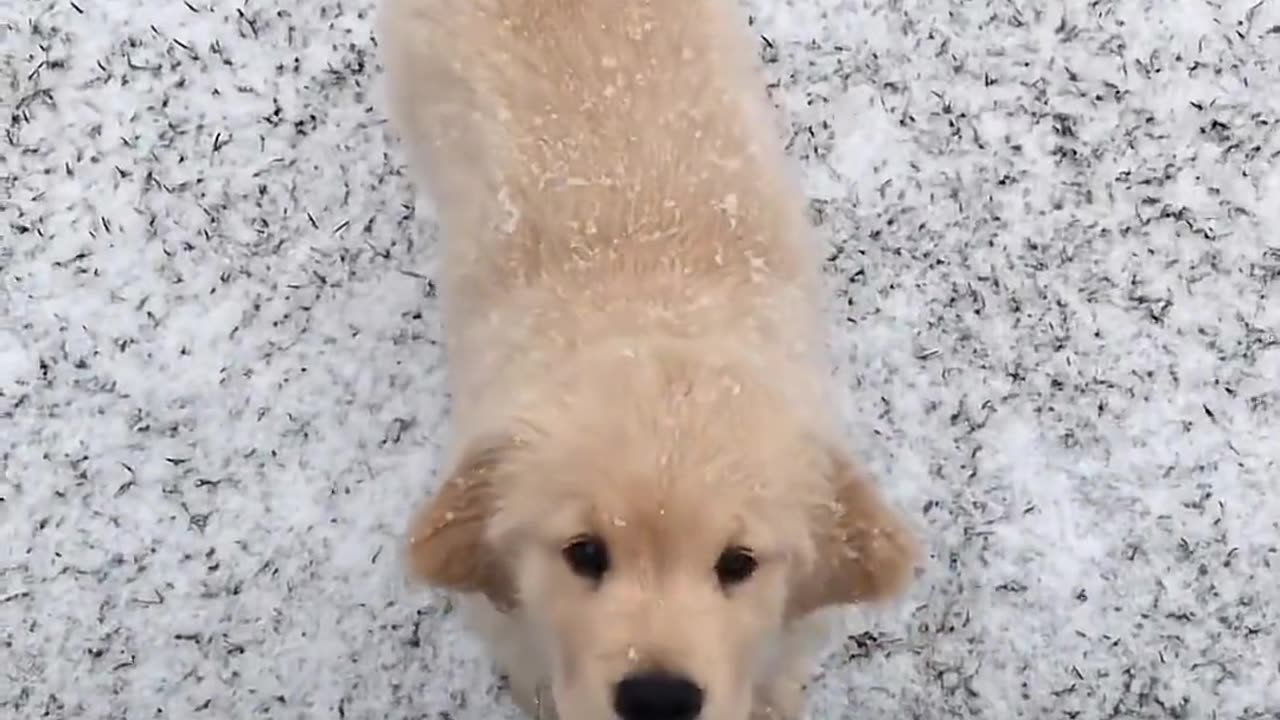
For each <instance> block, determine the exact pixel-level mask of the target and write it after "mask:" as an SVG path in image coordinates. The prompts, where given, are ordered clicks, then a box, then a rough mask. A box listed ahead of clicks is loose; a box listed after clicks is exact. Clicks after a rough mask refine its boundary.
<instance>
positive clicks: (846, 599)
mask: <svg viewBox="0 0 1280 720" xmlns="http://www.w3.org/2000/svg"><path fill="white" fill-rule="evenodd" d="M831 457H832V462H831V466H830V468H831V469H830V482H831V486H832V489H833V491H834V493H833V501H832V502H831V503H830V504H829V505H826V506H824V507H822V508H820V509H819V510H818V512H817V515H816V518H817V521H816V527H815V531H814V540H815V543H814V544H815V548H814V549H815V551H816V556H815V558H814V562H813V565H812V566H811V567H810V568H809V569H808V571H807V572H806V573H805V574H804V575H803V576H802V577H800V578H798V582H797V583H796V586H795V588H794V589H793V592H792V596H791V602H790V606H789V610H790V613H791V614H792V615H793V616H800V615H805V614H807V613H810V612H813V611H815V610H819V609H821V608H824V607H827V606H830V605H844V604H849V603H855V602H867V601H872V602H874V601H880V600H889V599H892V598H893V597H895V596H897V595H899V594H900V593H902V592H903V591H904V590H905V589H906V586H907V583H908V582H909V581H910V580H911V578H912V575H913V574H914V570H915V564H916V558H917V557H918V555H919V550H918V548H917V545H916V539H915V536H914V533H913V532H912V531H911V529H910V528H909V527H907V525H906V523H905V522H904V520H903V519H902V517H901V516H900V515H899V514H898V513H897V511H895V510H894V509H892V508H890V507H889V506H888V504H886V503H885V502H884V499H883V498H882V497H881V495H880V492H879V490H877V489H876V487H875V486H874V484H872V482H871V480H870V479H869V478H867V477H866V476H865V475H864V474H862V473H861V472H860V471H859V470H858V469H857V468H855V467H854V465H853V462H852V461H850V460H849V459H848V458H847V457H845V456H844V455H843V454H841V453H839V452H834V451H833V452H832V453H831Z"/></svg>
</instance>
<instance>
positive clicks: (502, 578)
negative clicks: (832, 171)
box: [380, 0, 916, 720]
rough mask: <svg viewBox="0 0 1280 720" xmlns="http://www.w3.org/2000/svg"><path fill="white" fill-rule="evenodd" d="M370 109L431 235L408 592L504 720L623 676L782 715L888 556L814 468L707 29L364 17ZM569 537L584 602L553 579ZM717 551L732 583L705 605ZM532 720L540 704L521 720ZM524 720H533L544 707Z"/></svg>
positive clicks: (766, 245) (561, 2) (758, 183)
mask: <svg viewBox="0 0 1280 720" xmlns="http://www.w3.org/2000/svg"><path fill="white" fill-rule="evenodd" d="M381 20H382V21H381V30H380V41H381V43H382V45H383V52H384V59H385V61H386V66H387V73H388V75H387V77H388V84H387V90H388V98H389V107H390V109H391V114H392V117H393V121H394V124H395V127H396V128H397V132H398V133H399V134H400V135H401V136H402V137H403V139H404V140H405V146H406V149H407V151H408V152H409V154H410V163H411V166H412V168H413V172H414V176H415V178H416V179H417V181H418V182H419V183H420V184H421V187H422V188H423V189H424V190H426V191H427V192H428V194H429V195H430V197H431V198H432V199H433V200H434V201H435V203H436V204H437V206H438V213H437V214H438V217H439V220H440V224H441V227H442V230H443V234H444V248H443V267H442V274H443V279H442V281H441V293H442V301H443V303H444V311H445V318H446V320H445V323H446V334H447V352H448V360H449V365H450V375H449V383H450V390H451V392H452V395H453V419H452V437H451V441H450V445H449V447H450V453H449V458H448V468H447V469H448V475H447V477H446V478H445V481H444V482H443V483H442V485H441V487H440V489H439V491H438V492H437V493H436V494H435V495H434V497H432V498H431V499H430V501H429V502H427V503H426V505H425V506H424V507H423V509H422V510H421V512H420V513H419V514H418V515H417V516H416V517H415V519H414V523H413V528H412V530H411V535H412V537H411V541H410V550H409V559H410V564H411V567H412V570H413V573H414V574H415V575H416V576H417V577H418V578H420V579H422V580H423V581H426V582H428V583H431V584H433V585H436V586H439V587H442V588H446V589H450V590H453V591H457V592H459V593H462V594H463V595H464V596H465V597H466V603H467V606H468V612H469V616H470V617H471V622H472V625H473V626H474V627H475V628H476V629H477V630H478V631H479V632H480V634H481V635H482V636H484V637H485V638H486V640H487V641H488V643H489V646H490V648H491V650H492V651H493V653H494V656H495V658H496V659H497V661H498V664H499V665H500V666H501V667H502V669H503V670H504V671H505V672H506V673H507V674H508V675H509V676H510V678H511V683H512V688H513V694H514V695H515V697H516V699H517V702H519V703H520V704H521V706H522V707H524V708H525V710H526V712H528V713H529V714H530V715H532V716H535V717H537V716H539V715H540V716H541V718H544V719H548V720H549V719H550V718H552V717H559V718H560V719H561V720H602V718H605V717H610V716H612V711H611V710H610V709H609V708H610V701H609V693H610V691H611V688H612V686H613V684H614V683H616V682H617V681H618V680H619V679H620V678H621V677H622V676H623V675H624V674H626V673H628V672H630V671H633V670H636V669H643V668H651V667H661V668H664V669H671V670H674V671H677V672H680V673H684V674H687V675H689V676H690V677H692V678H694V679H695V680H696V681H697V682H698V683H699V684H701V685H702V686H704V687H705V688H706V690H707V704H706V706H705V707H704V711H703V715H702V717H704V718H707V720H747V718H749V717H750V718H753V720H754V719H758V718H765V717H777V718H783V719H785V720H794V719H795V718H799V717H801V716H802V708H803V693H802V689H801V688H802V685H803V683H804V681H805V680H806V679H807V677H808V673H809V671H810V668H809V662H810V660H811V655H812V653H813V652H814V649H815V641H820V640H821V639H822V627H821V621H820V620H819V619H818V618H819V614H818V612H817V611H819V610H822V609H823V608H826V607H830V606H834V605H840V604H844V603H852V602H858V601H865V600H881V599H887V598H891V597H893V596H895V595H897V594H898V593H899V592H901V590H902V589H903V588H904V586H905V585H906V583H907V581H908V580H909V578H910V576H911V570H912V564H913V562H914V559H915V556H916V550H915V544H914V541H913V539H912V535H911V532H910V530H909V529H908V528H907V527H906V526H905V525H904V524H903V522H902V521H901V519H900V518H899V517H898V515H897V514H896V513H895V512H894V511H893V510H892V509H890V508H889V507H888V506H886V505H885V504H884V503H883V501H882V500H881V499H880V496H879V493H878V491H877V490H876V489H875V487H874V484H873V483H872V482H871V481H870V480H869V479H867V478H866V477H865V476H864V475H863V474H862V473H861V472H860V471H859V469H858V468H857V466H856V464H855V462H854V461H853V459H852V458H850V457H849V456H848V454H847V453H846V451H845V450H844V449H843V447H842V443H841V440H840V438H839V433H838V430H837V423H836V421H835V417H836V415H835V412H834V410H835V408H834V400H833V398H835V397H836V395H837V393H836V392H835V389H834V388H833V387H832V386H831V380H830V373H829V372H828V369H827V363H826V358H825V355H824V353H825V345H824V338H823V330H822V317H823V314H822V312H821V311H820V308H821V301H820V294H819V293H820V292H821V283H820V277H819V273H818V267H819V265H818V258H817V257H816V255H815V251H816V242H815V241H814V239H813V237H812V235H811V233H810V230H809V228H808V226H807V224H806V221H805V216H804V212H803V203H802V198H801V196H800V193H799V192H798V191H797V188H796V186H795V181H794V178H793V176H792V172H791V169H790V167H789V166H788V164H787V161H786V159H785V157H784V156H783V153H782V151H781V149H780V143H779V142H778V140H777V133H776V132H775V128H774V127H773V125H772V120H771V119H770V118H772V117H773V116H772V111H771V108H769V106H768V103H767V101H766V99H765V96H764V93H763V83H762V81H761V79H760V76H759V72H758V69H757V67H756V64H755V56H754V54H753V52H752V49H751V46H750V43H749V42H748V41H747V36H746V34H745V23H744V21H743V18H742V17H740V16H739V15H738V13H737V11H736V7H734V6H733V4H732V3H731V2H730V0H648V1H645V0H386V2H385V5H384V8H383V11H382V16H381ZM582 533H592V534H596V535H599V536H600V537H602V538H603V539H604V540H605V541H606V542H607V543H608V545H609V548H610V552H611V555H612V556H613V558H614V561H613V563H614V568H613V569H611V571H610V574H609V575H608V576H607V577H606V579H605V581H604V583H603V584H601V585H600V586H599V587H594V586H591V585H590V583H588V582H587V581H584V580H582V579H581V578H578V577H576V576H574V575H573V574H572V573H571V572H570V571H569V569H568V568H567V567H566V566H565V564H564V562H563V560H562V558H561V552H560V551H561V549H562V548H563V546H564V545H565V544H566V543H567V542H568V541H569V540H570V539H571V538H572V537H574V536H576V535H579V534H582ZM729 545H743V546H747V547H750V548H751V549H752V551H753V552H754V553H755V554H756V556H757V557H758V558H759V560H760V569H759V570H758V572H757V573H756V575H755V576H753V577H752V578H751V579H749V580H748V581H747V582H745V583H743V584H742V585H741V586H737V587H733V588H722V587H720V586H719V585H718V583H717V582H716V579H715V575H714V572H713V570H712V568H713V567H714V564H715V562H716V558H717V557H718V554H719V553H720V552H721V551H722V550H723V549H724V548H725V547H727V546H729ZM539 705H541V706H540V707H539ZM553 705H554V707H553Z"/></svg>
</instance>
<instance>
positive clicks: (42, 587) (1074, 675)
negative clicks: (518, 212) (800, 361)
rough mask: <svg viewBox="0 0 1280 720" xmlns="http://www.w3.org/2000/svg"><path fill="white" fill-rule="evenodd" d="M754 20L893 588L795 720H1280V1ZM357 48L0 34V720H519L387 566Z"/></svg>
mask: <svg viewBox="0 0 1280 720" xmlns="http://www.w3.org/2000/svg"><path fill="white" fill-rule="evenodd" d="M748 7H749V10H751V12H752V15H753V21H754V23H755V31H756V32H757V33H758V34H759V35H761V36H762V40H761V52H762V56H763V57H765V58H766V59H767V60H768V61H769V63H768V64H767V65H766V71H767V74H768V81H769V82H770V83H771V84H772V86H773V97H774V100H775V101H776V103H777V104H778V105H779V107H780V109H781V111H782V112H783V114H784V117H785V120H786V124H787V125H788V126H789V132H788V143H789V145H788V147H789V150H790V153H791V154H792V156H793V157H795V158H797V159H798V161H799V162H800V163H801V164H802V166H803V171H804V179H805V185H806V188H807V189H808V191H809V192H810V194H811V197H812V198H813V214H814V217H815V219H816V220H817V221H818V223H819V225H820V233H821V237H822V241H823V242H828V243H830V245H831V247H830V252H829V253H828V254H827V258H828V260H827V264H826V271H827V275H828V276H829V278H830V279H831V283H832V289H833V307H832V327H833V328H835V331H836V332H835V337H834V342H833V345H834V347H835V348H836V349H837V351H838V353H839V360H840V370H839V372H840V376H841V377H842V378H844V379H846V380H847V385H848V388H849V390H848V398H847V403H846V408H845V409H846V415H847V417H848V419H849V424H850V427H851V430H852V431H853V433H852V437H853V442H854V444H855V445H856V447H857V448H858V449H859V451H860V452H861V454H862V456H863V457H864V458H865V460H866V462H867V464H868V465H869V466H870V467H871V468H873V469H874V470H875V471H876V472H877V473H878V474H879V476H880V478H881V480H882V482H883V484H884V487H885V488H886V491H887V492H888V494H889V495H890V496H891V497H892V498H893V500H894V501H895V502H896V503H898V504H899V505H900V506H901V507H903V508H904V509H905V510H906V511H907V513H908V514H909V515H910V516H911V518H912V519H913V521H914V522H915V523H917V525H918V526H919V527H920V529H921V532H922V536H923V537H924V538H925V541H926V543H927V545H928V547H929V551H930V552H929V558H928V562H927V567H926V568H925V570H924V572H923V574H922V576H921V577H920V579H919V581H918V582H917V584H916V585H915V587H914V588H913V590H912V591H911V594H910V596H909V597H908V598H907V599H906V600H905V601H904V602H903V603H902V604H901V605H898V606H894V607H889V608H883V609H881V608H868V609H865V610H860V611H854V612H849V613H846V614H844V616H843V618H844V627H845V628H846V629H847V633H846V634H845V635H841V636H839V637H836V638H833V641H832V644H831V647H832V652H831V654H830V655H829V656H828V657H827V658H826V659H825V661H824V663H823V668H822V672H821V674H820V676H819V678H818V680H817V681H816V682H815V685H814V688H813V716H814V717H819V718H838V717H859V718H864V717H865V718H890V717H894V718H897V717H915V718H930V719H932V718H970V717H972V718H978V717H983V718H1029V719H1035V720H1038V719H1040V718H1048V717H1081V718H1090V717H1140V718H1147V717H1150V718H1165V717H1190V718H1211V717H1217V718H1224V719H1226V718H1233V719H1234V718H1275V717H1280V630H1277V622H1278V620H1280V618H1278V617H1277V609H1276V608H1277V607H1280V571H1278V569H1277V567H1276V565H1277V563H1280V555H1278V553H1280V551H1278V550H1277V547H1278V545H1280V527H1278V525H1280V493H1277V492H1276V487H1277V481H1278V480H1277V478H1278V477H1280V467H1278V462H1277V461H1278V460H1280V440H1278V439H1277V437H1278V433H1280V431H1277V429H1276V428H1277V426H1278V425H1280V298H1278V297H1277V293H1278V292H1280V290H1278V288H1277V280H1278V279H1280V232H1278V231H1277V227H1280V161H1278V158H1280V3H1276V2H1262V3H1257V2H1256V1H1255V0H1246V1H1244V2H1239V1H1235V0H1231V1H1228V2H1223V3H1208V2H1200V1H1192V0H1186V1H1183V2H1178V3H1158V4H1157V3H1153V2H1149V1H1147V2H1141V1H1138V0H1134V1H1132V2H1121V3H1091V2H1083V1H1081V0H1065V2H1061V3H1057V4H1054V5H1052V6H1042V5H1035V4H1024V3H1016V2H986V1H985V0H972V1H966V2H963V3H952V2H945V1H944V0H917V1H913V2H897V1H891V2H881V1H879V0H877V1H875V2H872V1H871V0H792V1H791V2H765V0H752V1H751V2H749V3H748ZM370 10H371V7H370V5H369V2H367V1H366V2H351V1H350V0H297V1H296V2H290V3H280V4H273V3H271V2H255V3H241V2H235V1H234V0H219V1H215V2H210V0H190V2H186V3H175V2H169V1H168V0H165V1H164V2H161V1H160V0H118V1H117V2H110V3H92V2H87V1H84V0H77V2H75V3H72V2H70V1H69V0H23V1H22V2H18V0H6V1H5V2H0V106H2V109H3V114H2V115H0V117H3V118H4V119H3V120H0V125H3V126H4V138H3V141H0V717H15V718H16V717H50V718H59V717H102V718H107V717H112V718H122V717H143V716H156V715H161V714H162V715H164V716H168V717H201V716H206V717H225V718H233V717H234V718H245V717H279V718H284V717H308V718H318V717H345V718H380V719H381V718H419V717H438V716H441V714H442V713H448V715H449V716H451V717H454V718H459V719H460V720H465V719H468V718H473V719H477V720H479V719H484V720H490V719H491V718H494V717H509V716H514V715H513V711H512V709H511V708H510V704H509V702H508V701H507V699H506V697H505V694H504V691H503V690H502V688H501V683H500V682H499V681H498V680H497V679H495V678H494V677H493V676H492V674H491V673H490V672H489V669H488V664H487V661H486V660H485V658H484V656H483V655H482V654H481V652H480V648H479V646H478V645H477V644H476V643H475V642H474V641H473V640H472V639H470V638H469V637H468V636H467V635H465V634H464V633H463V632H462V631H461V630H460V628H459V626H458V623H457V620H456V618H455V617H454V616H453V615H454V613H453V610H452V605H451V604H450V602H449V601H448V600H447V599H446V598H443V597H440V596H438V595H435V594H433V593H430V592H426V591H423V590H420V589H416V588H411V587H409V586H408V585H407V584H406V583H405V581H404V579H403V576H402V565H401V564H400V552H401V550H400V543H401V541H402V537H403V535H402V533H403V530H404V527H405V523H406V521H407V512H408V509H409V507H411V505H412V504H413V503H414V502H416V501H417V499H419V498H421V497H422V496H423V494H424V493H425V492H426V491H427V490H428V489H429V488H430V487H431V485H432V482H433V481H432V480H431V478H432V476H433V472H434V469H435V467H436V464H437V462H438V457H437V456H438V450H439V440H440V437H441V434H442V432H444V429H445V428H446V427H447V424H446V422H445V421H446V412H447V399H446V398H445V397H444V396H443V395H442V387H443V385H442V378H443V368H442V365H441V362H442V356H441V347H440V342H441V334H442V333H441V329H440V318H439V305H438V302H437V299H436V297H435V292H434V283H433V281H432V280H431V278H433V277H434V274H435V262H436V261H435V253H436V249H435V241H434V233H435V227H434V224H433V223H432V221H431V218H430V214H431V210H430V206H429V204H428V203H427V202H426V201H425V200H415V197H414V194H413V192H412V188H411V187H410V183H409V180H408V178H407V177H406V175H405V171H404V150H403V148H402V147H400V146H399V144H398V143H397V142H396V141H395V140H394V139H392V138H390V137H389V136H388V133H387V129H386V125H385V120H384V113H383V111H382V109H381V105H380V100H379V97H378V90H377V79H378V76H379V74H380V69H379V67H378V64H377V56H376V49H375V46H374V43H373V40H372V38H371V28H372V22H371V20H370V15H369V13H370ZM729 204H732V201H731V200H730V199H729V198H726V205H729ZM415 207H416V208H417V209H416V210H415Z"/></svg>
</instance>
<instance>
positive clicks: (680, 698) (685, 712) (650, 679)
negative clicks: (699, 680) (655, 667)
mask: <svg viewBox="0 0 1280 720" xmlns="http://www.w3.org/2000/svg"><path fill="white" fill-rule="evenodd" d="M613 709H614V711H615V712H617V713H618V717H620V718H622V720H693V719H694V718H696V717H698V713H700V712H702V688H700V687H698V686H697V685H694V684H693V682H691V681H690V680H689V679H688V678H685V677H681V676H679V675H671V674H669V673H664V672H646V673H638V674H636V675H628V676H627V677H625V678H623V679H622V682H620V683H618V686H617V687H616V688H615V689H614V692H613Z"/></svg>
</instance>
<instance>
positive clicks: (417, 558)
mask: <svg viewBox="0 0 1280 720" xmlns="http://www.w3.org/2000/svg"><path fill="white" fill-rule="evenodd" d="M508 449H509V445H508V444H507V443H505V442H492V443H485V444H482V445H480V446H478V447H476V448H473V449H470V450H468V451H467V452H466V453H465V454H464V455H463V456H462V459H461V462H459V463H458V464H457V466H456V467H455V469H454V470H453V472H452V473H450V474H449V476H448V479H446V480H445V482H444V484H443V485H441V487H440V490H439V491H438V492H437V493H436V495H435V497H434V498H432V499H431V501H430V502H429V503H428V504H427V506H426V507H424V508H423V509H422V510H420V511H419V512H418V514H417V516H416V517H415V518H414V520H413V524H412V527H411V529H410V533H409V569H410V573H411V574H412V575H413V576H414V577H415V578H417V579H418V580H420V581H422V582H425V583H427V584H430V585H434V586H436V587H440V588H444V589H446V590H452V591H455V592H462V593H474V592H478V593H483V594H484V595H486V596H487V597H488V598H489V600H490V601H491V602H492V603H493V604H494V605H495V606H496V607H498V608H503V609H509V608H510V607H511V606H512V605H514V602H515V597H514V595H515V592H514V585H513V583H512V580H511V576H510V573H509V570H508V568H507V566H506V564H505V563H504V562H503V559H502V557H501V555H500V553H499V552H498V550H497V548H495V547H493V545H492V543H490V542H489V540H488V538H487V532H486V531H487V529H488V525H489V519H490V518H491V517H493V514H494V511H495V510H496V509H497V497H496V493H495V485H494V474H495V473H496V472H498V471H499V470H500V469H501V465H502V463H503V462H504V459H505V458H504V456H505V454H506V452H507V450H508Z"/></svg>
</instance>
